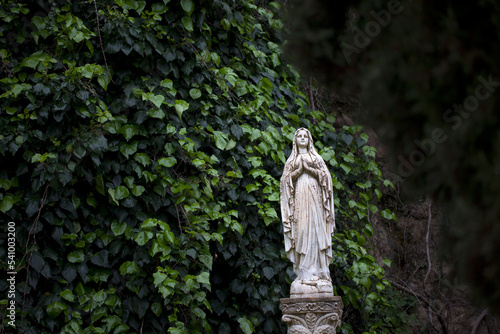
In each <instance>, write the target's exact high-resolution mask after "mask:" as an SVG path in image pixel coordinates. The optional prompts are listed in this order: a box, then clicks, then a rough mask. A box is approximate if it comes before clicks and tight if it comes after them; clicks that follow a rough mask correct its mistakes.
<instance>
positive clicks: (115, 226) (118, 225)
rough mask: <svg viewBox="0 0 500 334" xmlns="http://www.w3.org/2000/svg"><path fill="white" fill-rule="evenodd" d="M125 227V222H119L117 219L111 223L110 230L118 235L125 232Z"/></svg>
mask: <svg viewBox="0 0 500 334" xmlns="http://www.w3.org/2000/svg"><path fill="white" fill-rule="evenodd" d="M126 228H127V223H125V222H119V221H118V220H115V221H113V222H112V223H111V232H113V234H114V235H115V236H119V235H122V234H123V233H125V229H126Z"/></svg>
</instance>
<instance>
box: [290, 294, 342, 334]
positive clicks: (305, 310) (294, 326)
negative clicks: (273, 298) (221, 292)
mask: <svg viewBox="0 0 500 334" xmlns="http://www.w3.org/2000/svg"><path fill="white" fill-rule="evenodd" d="M343 308H344V304H343V303H342V298H340V297H338V296H333V297H317V298H307V297H302V298H283V299H281V310H282V312H283V317H282V318H281V320H282V321H283V322H284V323H286V324H287V325H288V334H335V333H336V330H337V327H339V326H340V323H341V322H340V319H341V318H342V310H343Z"/></svg>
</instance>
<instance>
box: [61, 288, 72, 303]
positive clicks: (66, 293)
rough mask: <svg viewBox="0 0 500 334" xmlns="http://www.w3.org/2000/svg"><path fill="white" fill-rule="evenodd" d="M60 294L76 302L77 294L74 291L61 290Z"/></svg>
mask: <svg viewBox="0 0 500 334" xmlns="http://www.w3.org/2000/svg"><path fill="white" fill-rule="evenodd" d="M59 296H61V297H62V298H64V299H66V300H67V301H70V302H74V301H75V295H73V291H71V290H69V289H66V290H64V291H61V292H60V293H59Z"/></svg>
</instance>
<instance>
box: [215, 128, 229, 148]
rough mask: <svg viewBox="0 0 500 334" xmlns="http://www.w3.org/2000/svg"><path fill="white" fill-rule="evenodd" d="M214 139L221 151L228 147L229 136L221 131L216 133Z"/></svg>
mask: <svg viewBox="0 0 500 334" xmlns="http://www.w3.org/2000/svg"><path fill="white" fill-rule="evenodd" d="M214 137H215V146H217V148H218V149H219V150H224V149H225V148H226V145H227V140H228V137H227V135H226V134H225V133H224V132H221V131H214Z"/></svg>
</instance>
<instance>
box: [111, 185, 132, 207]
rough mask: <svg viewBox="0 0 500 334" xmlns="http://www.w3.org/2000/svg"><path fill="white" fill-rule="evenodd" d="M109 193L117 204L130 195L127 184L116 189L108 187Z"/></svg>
mask: <svg viewBox="0 0 500 334" xmlns="http://www.w3.org/2000/svg"><path fill="white" fill-rule="evenodd" d="M108 194H109V195H110V196H111V198H112V199H113V202H115V203H116V205H120V203H119V202H118V201H119V200H121V199H124V198H127V197H128V196H129V195H130V193H129V191H128V189H127V188H126V187H125V186H118V187H116V188H115V189H108Z"/></svg>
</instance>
